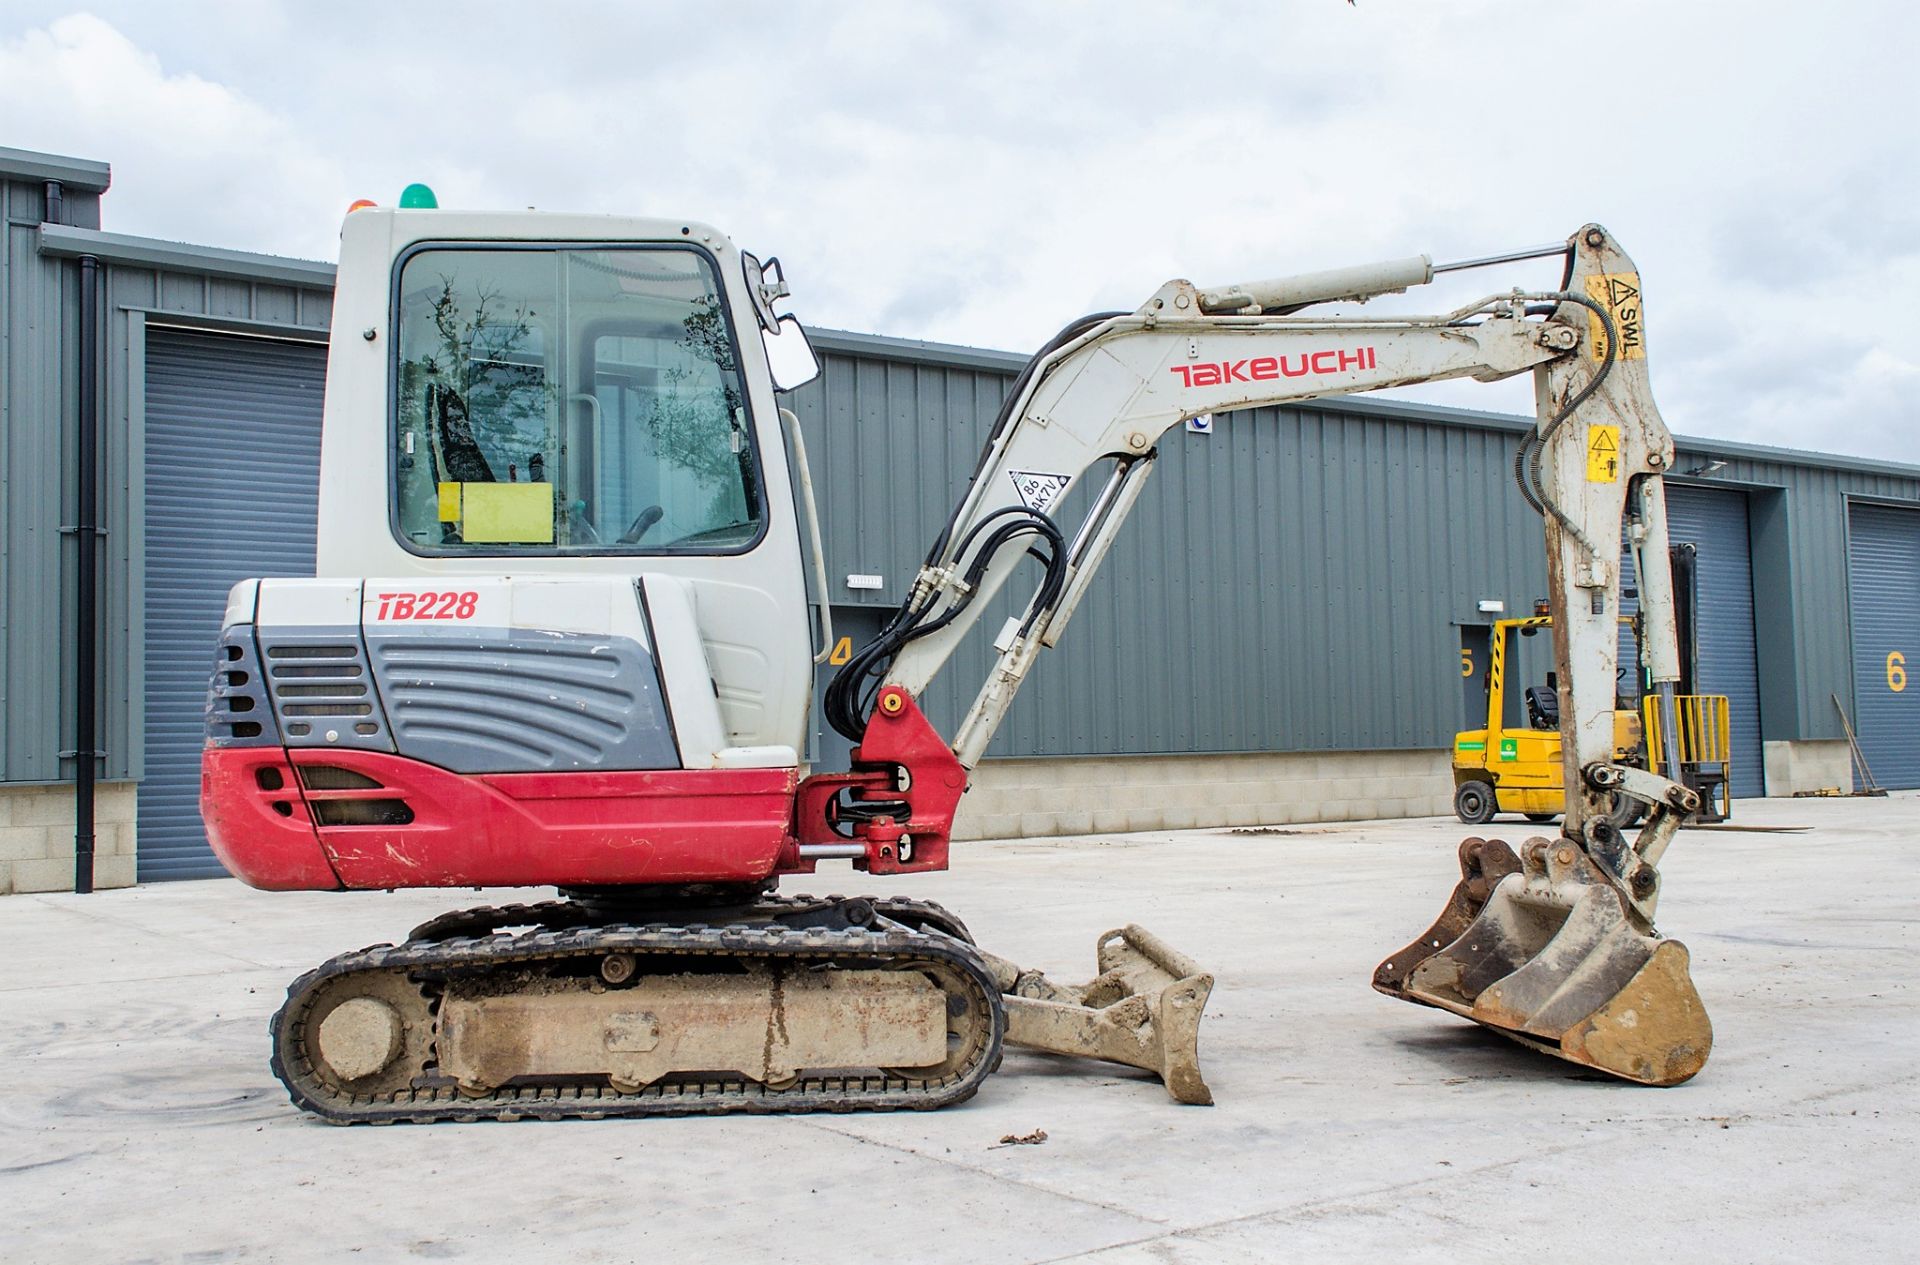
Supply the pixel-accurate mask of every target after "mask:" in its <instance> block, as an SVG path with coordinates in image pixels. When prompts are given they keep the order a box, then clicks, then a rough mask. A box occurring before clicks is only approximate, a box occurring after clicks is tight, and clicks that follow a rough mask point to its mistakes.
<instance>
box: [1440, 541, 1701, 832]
mask: <svg viewBox="0 0 1920 1265" xmlns="http://www.w3.org/2000/svg"><path fill="white" fill-rule="evenodd" d="M1674 553H1675V555H1676V556H1675V558H1674V571H1675V577H1674V578H1675V580H1676V584H1675V586H1674V587H1675V589H1676V596H1678V597H1680V600H1678V601H1676V603H1675V605H1676V606H1677V607H1678V608H1679V612H1678V613H1679V615H1680V618H1679V620H1678V623H1679V625H1680V644H1681V654H1680V658H1681V665H1682V666H1681V676H1682V681H1681V688H1682V690H1683V691H1686V690H1690V689H1691V686H1692V682H1693V677H1694V669H1695V664H1696V660H1697V658H1698V655H1697V648H1698V643H1697V642H1696V640H1695V638H1694V629H1693V620H1692V618H1691V615H1692V603H1691V602H1688V601H1686V600H1685V598H1684V595H1686V594H1688V593H1689V592H1690V590H1691V587H1692V586H1691V584H1687V583H1682V582H1681V581H1682V579H1683V577H1684V576H1690V574H1691V571H1692V568H1691V566H1690V565H1685V564H1690V563H1691V562H1692V547H1691V546H1682V547H1681V548H1678V549H1675V550H1674ZM1683 555H1684V556H1683ZM1534 612H1535V613H1534V614H1532V615H1529V616H1526V617H1524V618H1520V619H1502V620H1498V621H1496V622H1495V623H1494V625H1493V627H1492V634H1491V637H1490V640H1489V643H1488V647H1487V674H1486V700H1487V701H1486V715H1485V718H1484V723H1483V725H1482V726H1481V728H1479V729H1467V730H1462V731H1461V732H1460V733H1458V734H1455V735H1454V739H1453V785H1454V792H1453V811H1454V813H1455V814H1456V815H1457V816H1458V817H1459V818H1460V820H1461V821H1464V822H1466V823H1467V824H1469V825H1475V826H1478V825H1484V824H1485V823H1487V822H1489V821H1492V820H1493V818H1494V815H1495V814H1496V813H1503V812H1504V813H1518V814H1520V815H1522V816H1524V817H1525V818H1526V819H1527V820H1528V821H1534V822H1548V821H1552V820H1553V819H1554V818H1556V817H1558V816H1560V814H1561V813H1563V812H1565V811H1566V783H1565V780H1564V778H1563V776H1562V772H1561V765H1560V696H1559V691H1558V689H1557V684H1558V683H1557V682H1556V681H1555V680H1554V674H1553V673H1551V672H1549V673H1547V676H1546V683H1545V684H1544V685H1529V686H1527V687H1526V688H1525V689H1524V690H1523V691H1522V693H1521V699H1522V703H1523V705H1524V708H1525V719H1524V721H1522V722H1521V723H1517V724H1509V723H1508V717H1507V673H1508V667H1509V665H1510V664H1512V663H1513V662H1514V655H1513V651H1514V645H1515V643H1514V641H1513V638H1514V637H1515V636H1520V637H1534V636H1537V635H1539V633H1540V632H1541V631H1543V630H1546V629H1551V628H1552V627H1553V616H1552V615H1551V614H1549V613H1548V612H1547V609H1546V603H1544V602H1540V603H1536V604H1535V607H1534ZM1620 622H1621V625H1622V626H1623V627H1625V628H1631V630H1632V632H1633V633H1634V641H1635V644H1636V647H1637V645H1638V640H1639V627H1638V624H1637V622H1636V621H1635V620H1634V618H1633V617H1632V616H1628V615H1623V616H1621V618H1620ZM1621 657H1622V661H1623V663H1625V662H1626V661H1627V659H1626V656H1625V655H1624V654H1623V655H1622V656H1621ZM1468 662H1469V664H1470V660H1469V661H1468ZM1638 662H1639V655H1638V654H1637V653H1636V654H1635V655H1634V656H1633V659H1632V663H1633V664H1634V665H1636V666H1635V667H1634V669H1633V670H1634V671H1636V672H1637V671H1638V668H1637V664H1638ZM1468 674H1469V675H1471V670H1470V668H1469V673H1468ZM1621 675H1622V678H1623V679H1624V678H1625V677H1626V670H1625V669H1623V671H1622V673H1621ZM1641 695H1642V691H1640V690H1639V689H1637V688H1636V689H1634V690H1632V691H1631V692H1630V693H1627V694H1624V695H1623V696H1622V697H1619V698H1617V699H1616V701H1615V710H1614V713H1613V745H1614V760H1615V761H1616V762H1618V763H1621V764H1633V765H1637V766H1639V767H1641V768H1656V769H1657V768H1659V767H1660V763H1661V760H1662V756H1663V745H1662V744H1663V741H1664V735H1662V734H1661V732H1660V723H1659V713H1658V711H1657V710H1656V709H1655V708H1654V707H1653V705H1652V703H1653V699H1652V697H1651V696H1650V695H1648V696H1645V697H1644V698H1643V697H1641ZM1675 704H1676V706H1675V710H1676V712H1677V715H1678V717H1679V719H1678V727H1679V730H1680V734H1679V740H1680V751H1679V755H1680V773H1681V780H1682V781H1684V782H1685V783H1686V785H1687V786H1688V787H1690V788H1691V789H1693V790H1695V791H1697V792H1699V795H1700V811H1699V813H1697V814H1696V815H1695V816H1694V817H1693V818H1691V820H1694V821H1709V822H1711V821H1725V820H1726V819H1727V817H1728V815H1729V814H1730V813H1731V811H1732V800H1731V798H1730V795H1729V792H1730V790H1731V782H1730V781H1729V773H1730V771H1731V760H1732V752H1731V742H1730V729H1729V724H1728V713H1727V698H1726V696H1725V695H1724V694H1694V693H1690V692H1686V693H1682V694H1681V695H1680V696H1679V697H1678V698H1677V699H1676V700H1675ZM1646 808H1647V806H1646V805H1645V804H1643V803H1641V802H1640V801H1639V800H1636V799H1633V798H1631V797H1628V796H1621V797H1619V798H1618V799H1617V800H1616V802H1615V804H1614V809H1613V812H1612V813H1611V814H1609V819H1610V820H1611V821H1612V822H1613V824H1614V825H1616V826H1618V827H1621V828H1625V827H1627V826H1630V825H1632V824H1633V823H1634V822H1636V821H1638V820H1639V819H1640V818H1641V817H1642V816H1644V815H1645V813H1646Z"/></svg>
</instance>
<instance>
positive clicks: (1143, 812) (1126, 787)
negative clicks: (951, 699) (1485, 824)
mask: <svg viewBox="0 0 1920 1265" xmlns="http://www.w3.org/2000/svg"><path fill="white" fill-rule="evenodd" d="M1452 804H1453V777H1452V774H1451V772H1450V766H1449V764H1448V755H1447V753H1446V752H1445V751H1332V752H1329V751H1319V752H1271V753H1256V754H1245V755H1142V756H1090V757H1074V758H1053V759H1035V760H1018V759H1014V760H987V761H984V762H983V763H982V764H981V765H980V766H979V767H978V768H977V769H975V770H974V774H973V788H972V789H971V790H970V791H968V792H967V795H966V798H964V799H962V800H961V801H960V812H959V815H958V817H957V818H956V820H955V822H954V838H956V839H1006V838H1019V837H1026V838H1034V837H1040V836H1046V835H1077V834H1107V833H1116V832H1119V831H1127V830H1186V829H1192V828H1196V827H1215V826H1271V825H1282V824H1285V823H1288V822H1301V821H1362V820H1367V819H1370V818H1377V817H1427V816H1434V815H1437V814H1443V813H1448V812H1451V811H1452Z"/></svg>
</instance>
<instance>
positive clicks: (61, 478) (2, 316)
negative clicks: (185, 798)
mask: <svg viewBox="0 0 1920 1265" xmlns="http://www.w3.org/2000/svg"><path fill="white" fill-rule="evenodd" d="M5 155H6V157H7V159H9V161H4V162H0V212H4V215H5V223H4V238H3V239H0V780H4V781H9V782H52V781H58V780H61V779H63V778H71V777H72V776H73V761H72V757H71V756H70V755H69V756H67V757H65V758H63V757H62V756H61V754H60V753H61V752H63V751H68V752H70V751H71V750H72V748H73V726H72V718H71V717H70V716H69V715H68V714H67V711H68V708H69V704H68V703H67V700H68V699H70V698H71V697H72V693H71V688H72V679H73V662H72V657H71V654H70V653H69V650H70V648H69V646H68V644H67V638H65V637H63V636H62V635H61V628H62V622H61V621H62V618H63V616H64V614H65V613H66V612H68V611H70V610H71V609H72V606H73V588H72V584H73V571H74V563H75V558H76V556H77V555H76V553H75V550H74V544H73V541H72V539H71V538H70V537H69V536H67V535H65V534H64V533H63V532H62V531H61V528H62V527H64V526H67V525H69V524H70V523H71V522H72V521H73V517H72V516H73V505H74V501H73V498H74V492H75V487H76V484H75V483H74V479H73V435H74V417H75V391H74V388H75V384H76V379H75V375H74V363H75V361H74V358H73V348H74V345H75V342H76V337H77V334H78V321H77V319H76V316H75V312H76V307H77V305H76V303H75V296H76V294H77V280H76V277H75V276H74V275H73V271H72V269H71V268H61V267H58V266H54V265H50V264H49V262H48V261H46V260H45V259H43V258H42V257H41V256H40V253H39V249H38V242H39V226H40V224H41V222H42V221H43V219H44V218H45V216H46V215H47V211H48V206H47V199H46V181H47V180H49V179H56V178H58V179H63V180H64V188H63V192H64V195H65V196H64V199H63V201H64V207H63V210H62V212H61V215H60V219H61V221H62V222H64V223H67V224H78V225H82V226H87V227H96V226H98V224H99V222H100V205H99V195H98V190H99V189H104V188H105V187H106V168H105V167H104V166H101V165H98V164H91V165H89V164H77V165H76V166H77V167H78V168H79V170H77V171H74V172H67V171H63V170H61V169H60V168H59V167H57V166H48V167H45V168H41V169H38V170H36V169H35V167H36V164H35V163H33V162H31V161H21V160H20V159H21V156H20V155H19V154H18V152H17V151H5ZM89 166H91V167H93V168H95V169H97V171H96V174H95V175H94V176H93V178H92V179H88V172H87V168H88V167H89ZM75 177H78V178H77V179H76V178H75ZM89 185H91V186H93V187H91V188H89V187H88V186H89ZM108 457H109V460H111V459H112V458H113V454H112V453H111V452H109V454H108ZM101 508H102V510H103V511H104V513H105V515H106V526H107V529H108V531H109V532H110V533H112V532H116V531H121V532H124V529H125V526H126V520H125V518H124V516H121V515H116V514H115V508H116V507H115V506H114V505H113V504H112V503H111V502H103V504H102V507H101ZM114 538H115V537H114V536H113V535H109V537H108V548H109V551H111V549H112V542H113V540H114ZM123 538H124V537H123ZM107 572H108V575H107V583H108V584H109V586H111V585H112V584H113V583H114V580H115V578H116V568H115V567H114V565H113V562H112V560H111V557H109V560H108V566H107ZM118 578H119V579H121V580H124V569H120V570H119V572H118ZM124 614H125V611H124V608H120V609H119V610H109V611H108V612H106V618H107V619H108V620H109V621H112V620H113V619H114V618H115V616H116V615H118V616H124ZM102 663H104V664H106V665H108V672H109V673H110V674H114V673H115V671H116V668H120V667H123V666H124V656H122V658H121V661H120V662H119V663H116V661H115V659H114V658H113V657H112V656H111V655H109V656H106V657H103V659H102ZM127 685H128V680H127V677H126V674H125V672H124V671H120V672H118V674H117V675H110V677H109V687H110V688H112V687H114V686H117V687H118V688H119V689H121V690H125V689H126V688H127ZM127 733H128V731H127V725H126V715H125V711H124V709H121V710H120V711H119V713H118V714H115V711H114V709H112V708H108V709H107V715H106V725H105V727H104V728H103V729H102V730H101V737H102V739H103V740H104V741H105V743H106V745H107V747H108V749H109V750H110V751H117V752H119V753H120V754H121V755H122V756H124V755H125V753H126V750H127V741H126V739H127ZM103 771H104V772H105V773H106V774H107V775H108V776H125V775H126V772H127V766H126V764H125V762H124V760H122V761H120V762H119V763H115V762H114V761H113V760H112V759H111V758H109V760H108V762H107V764H106V766H105V768H104V770H103Z"/></svg>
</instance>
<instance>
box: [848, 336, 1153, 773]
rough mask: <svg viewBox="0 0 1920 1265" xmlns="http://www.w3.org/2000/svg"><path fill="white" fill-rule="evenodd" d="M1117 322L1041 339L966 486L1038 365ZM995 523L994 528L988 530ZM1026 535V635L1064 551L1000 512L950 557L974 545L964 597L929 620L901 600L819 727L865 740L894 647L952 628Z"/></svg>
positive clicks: (929, 599)
mask: <svg viewBox="0 0 1920 1265" xmlns="http://www.w3.org/2000/svg"><path fill="white" fill-rule="evenodd" d="M1124 315H1126V313H1124V312H1096V313H1094V314H1092V315H1090V316H1083V317H1081V318H1080V319H1079V320H1077V321H1074V322H1072V323H1071V324H1069V325H1067V326H1066V327H1065V328H1063V329H1062V330H1061V331H1060V332H1059V333H1057V334H1055V335H1054V336H1053V337H1052V338H1050V339H1048V340H1047V344H1046V346H1044V347H1042V348H1041V349H1040V350H1039V351H1037V352H1035V353H1034V354H1033V356H1032V358H1030V359H1029V360H1028V361H1027V363H1026V365H1025V366H1023V367H1022V368H1021V370H1020V374H1019V376H1018V377H1016V378H1015V379H1014V380H1013V385H1012V386H1011V387H1010V388H1008V390H1007V396H1006V398H1005V399H1004V400H1002V401H1001V403H1000V412H999V413H998V414H997V415H996V416H995V417H994V420H993V429H992V431H990V432H989V433H988V435H987V442H986V444H985V445H983V446H982V448H981V450H980V460H979V462H978V463H976V464H975V466H974V468H973V474H972V475H971V476H970V477H969V478H968V480H967V485H968V486H969V487H971V486H972V485H973V484H974V483H975V482H977V481H978V480H979V478H980V475H981V473H982V472H983V471H984V470H985V469H986V468H987V462H988V461H989V460H990V459H991V457H992V455H993V452H994V449H995V446H996V444H997V442H998V441H999V439H1000V437H1001V436H1002V435H1004V434H1005V433H1006V431H1007V428H1008V427H1009V426H1011V425H1012V424H1013V419H1014V415H1015V412H1016V410H1017V409H1018V408H1019V407H1020V402H1021V401H1022V400H1023V399H1025V398H1026V396H1027V395H1028V393H1029V389H1030V388H1031V387H1032V385H1033V381H1034V375H1035V374H1037V373H1038V372H1039V370H1040V366H1041V364H1042V363H1044V362H1045V361H1046V359H1047V357H1049V356H1051V355H1053V354H1054V353H1055V352H1057V351H1059V350H1060V349H1061V348H1062V347H1065V346H1066V345H1067V344H1069V343H1071V342H1073V341H1074V340H1075V339H1077V338H1079V337H1081V336H1082V335H1083V334H1085V333H1086V332H1087V331H1088V330H1090V329H1092V328H1093V327H1094V326H1096V325H1098V324H1100V323H1101V322H1103V321H1108V320H1112V319H1113V318H1114V317H1116V316H1124ZM965 503H966V498H965V497H962V498H961V504H963V505H964V504H965ZM958 514H959V510H958V508H956V509H955V511H954V516H953V517H949V518H948V519H947V523H946V526H944V527H942V528H941V529H940V534H939V535H937V536H936V537H934V541H933V547H932V548H931V549H929V550H928V551H927V562H926V565H928V566H935V565H937V564H938V563H939V561H940V559H941V558H942V557H943V556H945V554H946V552H947V544H948V542H949V541H951V540H952V539H953V531H954V528H955V526H956V525H957V524H958ZM1002 519H1005V520H1008V521H1005V522H1000V521H999V520H1002ZM996 523H998V524H999V525H998V526H994V524H996ZM989 527H991V528H992V530H991V531H988V530H987V529H988V528H989ZM982 532H986V533H987V534H986V536H985V538H984V539H982V538H981V533H982ZM1027 536H1038V537H1039V538H1040V539H1039V541H1037V542H1034V543H1032V544H1029V545H1028V547H1027V552H1028V553H1029V554H1030V555H1031V556H1032V557H1034V558H1036V559H1038V560H1039V561H1040V562H1041V563H1042V564H1043V565H1044V567H1045V569H1046V570H1045V574H1044V575H1043V576H1042V577H1041V581H1040V589H1039V591H1038V592H1037V593H1036V594H1035V596H1034V601H1033V605H1032V607H1031V610H1032V614H1031V615H1030V616H1029V617H1028V622H1027V624H1026V625H1023V626H1022V628H1021V631H1022V632H1025V631H1027V630H1028V628H1030V627H1031V626H1032V621H1033V620H1034V619H1036V618H1038V617H1039V616H1040V615H1041V614H1042V613H1044V612H1046V611H1049V610H1051V609H1052V608H1053V604H1054V602H1056V601H1057V600H1058V599H1059V596H1060V591H1061V589H1063V588H1064V587H1065V586H1066V582H1067V549H1066V542H1065V538H1064V537H1063V536H1062V535H1061V533H1060V528H1059V527H1058V526H1057V525H1056V524H1055V523H1054V521H1053V520H1052V519H1051V518H1049V517H1047V516H1046V515H1045V514H1042V513H1040V512H1039V511H1037V510H1030V509H1025V508H1023V507H1020V506H1008V507H1007V508H1005V509H1001V510H996V511H994V512H993V513H992V514H989V515H987V516H986V517H985V518H983V519H981V520H980V521H979V522H978V523H976V524H974V526H973V529H972V530H971V531H969V532H968V533H967V535H966V538H965V539H964V540H962V541H961V542H960V547H959V548H958V549H957V550H955V551H954V558H955V559H956V561H958V560H962V559H965V558H966V557H967V556H968V550H969V549H973V548H974V546H975V545H976V543H977V544H978V549H977V550H975V552H974V553H973V555H972V561H971V562H969V563H968V564H967V568H966V570H965V571H964V572H963V573H962V579H963V581H964V582H965V583H966V585H967V589H966V590H965V596H963V597H961V598H960V599H959V600H958V601H956V602H954V603H953V604H952V605H951V606H949V607H948V608H947V609H946V610H944V611H942V612H941V613H940V614H939V615H938V616H937V617H932V618H929V616H931V615H932V612H933V609H934V607H935V606H937V605H938V604H939V601H940V595H939V594H927V595H921V596H918V597H916V596H915V595H914V594H912V593H909V594H908V595H907V598H906V600H905V601H904V602H902V603H901V604H900V609H899V610H897V611H895V612H894V615H893V618H892V619H890V620H888V621H887V625H886V627H884V628H882V629H881V630H880V634H879V636H877V637H875V638H874V639H873V640H872V641H871V642H869V643H867V645H865V646H863V647H862V648H861V649H860V650H858V651H857V652H855V654H854V656H853V658H851V659H849V660H848V661H847V663H846V664H845V666H843V667H842V668H841V669H840V671H839V672H837V673H835V674H834V678H833V680H832V681H831V682H829V683H828V685H827V692H826V697H825V698H824V699H823V700H822V706H823V709H824V711H825V713H826V718H827V723H828V724H830V725H832V726H833V728H834V731H835V732H837V733H839V734H840V735H841V736H842V737H844V738H846V739H847V740H848V741H849V742H859V741H860V740H861V738H863V737H864V736H865V735H866V732H867V718H868V717H869V716H871V715H872V714H873V705H874V701H875V700H876V699H877V698H878V697H879V693H880V685H881V683H882V682H883V681H885V680H886V677H887V673H888V672H889V671H890V670H892V668H893V661H894V659H895V657H896V656H898V655H899V653H900V650H901V648H902V647H904V646H905V645H906V644H907V643H908V642H911V641H917V640H919V639H920V638H922V637H927V636H931V635H932V634H934V633H936V632H939V631H940V630H941V629H942V628H945V627H946V626H947V625H948V624H950V623H952V622H953V621H954V619H955V618H957V617H958V616H959V614H960V612H961V611H963V610H965V609H966V608H967V607H968V606H969V605H971V604H972V602H973V598H974V595H975V591H976V586H977V585H978V583H979V579H980V577H981V576H983V575H984V574H986V570H987V567H988V566H989V565H990V564H991V563H992V561H993V557H994V555H995V554H997V553H998V552H999V551H1000V550H1001V548H1003V547H1004V546H1005V545H1006V544H1007V543H1008V542H1009V541H1012V540H1016V539H1019V538H1021V537H1027Z"/></svg>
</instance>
